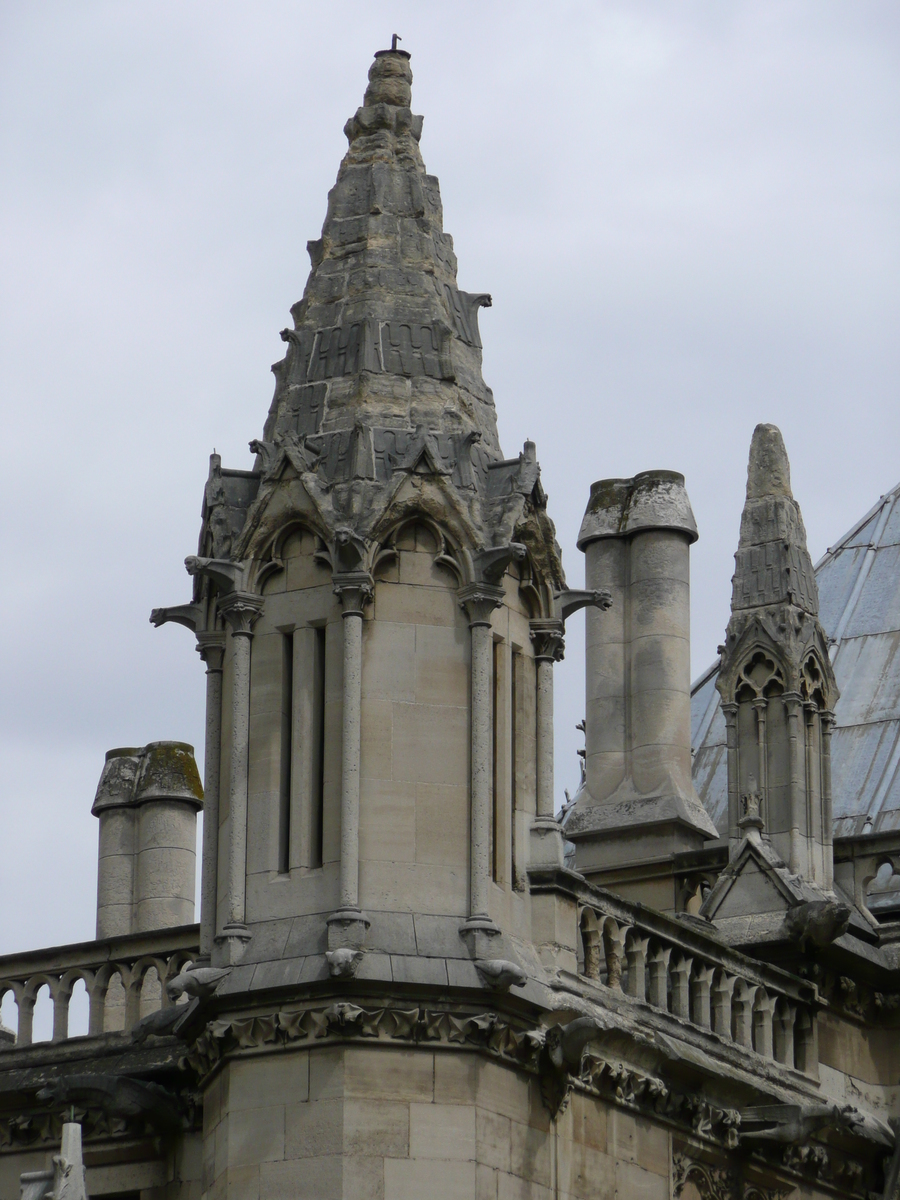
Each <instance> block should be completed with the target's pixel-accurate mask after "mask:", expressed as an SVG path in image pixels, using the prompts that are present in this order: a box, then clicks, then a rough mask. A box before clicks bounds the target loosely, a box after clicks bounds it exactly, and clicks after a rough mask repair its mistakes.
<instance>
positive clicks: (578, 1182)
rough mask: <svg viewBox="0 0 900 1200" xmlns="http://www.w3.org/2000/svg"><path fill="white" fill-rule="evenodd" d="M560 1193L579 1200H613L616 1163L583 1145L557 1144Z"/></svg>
mask: <svg viewBox="0 0 900 1200" xmlns="http://www.w3.org/2000/svg"><path fill="white" fill-rule="evenodd" d="M559 1186H560V1190H561V1191H563V1192H567V1193H569V1194H570V1195H571V1196H577V1197H578V1200H616V1162H615V1159H613V1158H610V1156H609V1155H608V1154H604V1153H603V1152H602V1151H601V1150H597V1149H595V1148H594V1147H593V1146H587V1145H585V1144H584V1143H583V1142H580V1141H575V1142H574V1143H573V1142H568V1141H561V1142H560V1144H559Z"/></svg>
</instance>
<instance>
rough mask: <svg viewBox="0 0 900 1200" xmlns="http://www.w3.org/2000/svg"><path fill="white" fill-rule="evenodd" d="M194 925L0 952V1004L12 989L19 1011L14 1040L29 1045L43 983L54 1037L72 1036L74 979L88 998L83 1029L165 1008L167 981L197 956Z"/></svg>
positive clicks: (116, 1024) (92, 1032) (124, 1026)
mask: <svg viewBox="0 0 900 1200" xmlns="http://www.w3.org/2000/svg"><path fill="white" fill-rule="evenodd" d="M198 931H199V926H197V925H183V926H180V927H178V928H174V929H160V930H157V931H154V932H152V933H142V934H131V935H128V936H124V937H116V938H104V939H101V940H98V941H94V942H80V943H76V944H74V945H69V946H56V947H53V948H51V949H49V950H32V951H28V952H27V953H25V954H8V955H5V956H3V957H0V1003H2V1001H3V998H4V997H5V996H6V995H7V994H8V993H12V995H13V996H14V997H15V1002H16V1009H17V1011H18V1028H17V1029H16V1030H15V1031H14V1032H15V1035H16V1040H15V1046H16V1047H22V1046H30V1045H31V1044H32V1041H33V1025H34V1010H35V1004H36V1001H37V998H38V993H39V992H40V991H41V989H42V988H43V987H44V986H45V985H46V987H47V989H48V991H49V993H50V1002H51V1004H52V1006H53V1032H52V1038H51V1040H52V1041H54V1042H60V1041H64V1040H65V1039H66V1038H68V1037H69V1036H71V1035H70V1033H69V1002H70V1000H71V998H72V992H73V989H74V988H75V986H76V984H77V982H78V980H79V979H81V980H83V981H84V985H85V990H86V992H87V997H88V1003H89V1011H90V1016H89V1022H88V1029H87V1034H88V1035H89V1036H96V1035H99V1034H103V1033H112V1032H117V1031H122V1030H128V1029H131V1028H133V1026H134V1025H136V1024H137V1022H138V1021H139V1020H140V1019H141V1018H142V1017H144V1016H146V1015H147V1014H148V1013H150V1012H155V1011H156V1010H158V1009H160V1008H166V1007H168V1005H169V1004H170V1003H171V1001H170V1000H169V998H168V996H167V995H166V984H167V982H168V981H169V980H170V979H173V978H174V977H175V976H176V975H177V974H178V973H179V972H180V970H181V968H182V966H183V965H184V963H186V962H187V961H188V960H190V959H192V958H196V956H197V952H198V950H197V947H198V938H199V932H198Z"/></svg>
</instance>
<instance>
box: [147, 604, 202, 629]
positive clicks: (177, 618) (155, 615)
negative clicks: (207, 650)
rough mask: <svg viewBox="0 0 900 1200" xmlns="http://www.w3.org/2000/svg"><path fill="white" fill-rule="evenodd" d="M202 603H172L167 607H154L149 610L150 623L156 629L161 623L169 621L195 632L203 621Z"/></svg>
mask: <svg viewBox="0 0 900 1200" xmlns="http://www.w3.org/2000/svg"><path fill="white" fill-rule="evenodd" d="M203 615H204V610H203V605H202V604H173V605H171V606H170V607H169V608H154V609H151V612H150V624H151V625H155V626H156V628H157V629H158V628H159V627H160V626H161V625H166V624H167V623H169V622H171V623H172V624H173V625H183V626H184V627H185V629H190V630H191V632H192V633H196V632H197V629H198V628H199V626H200V625H201V624H202V623H203Z"/></svg>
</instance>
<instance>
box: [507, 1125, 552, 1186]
mask: <svg viewBox="0 0 900 1200" xmlns="http://www.w3.org/2000/svg"><path fill="white" fill-rule="evenodd" d="M550 1144H551V1143H550V1138H549V1137H547V1135H546V1133H545V1132H544V1131H543V1130H540V1129H533V1128H532V1127H531V1126H530V1125H525V1124H523V1123H522V1122H521V1121H511V1122H510V1136H509V1161H510V1170H511V1171H512V1173H513V1175H519V1176H520V1177H521V1178H522V1179H529V1180H531V1182H532V1183H540V1184H542V1185H543V1186H544V1187H550V1185H551V1183H552V1179H551V1166H552V1164H551V1158H550Z"/></svg>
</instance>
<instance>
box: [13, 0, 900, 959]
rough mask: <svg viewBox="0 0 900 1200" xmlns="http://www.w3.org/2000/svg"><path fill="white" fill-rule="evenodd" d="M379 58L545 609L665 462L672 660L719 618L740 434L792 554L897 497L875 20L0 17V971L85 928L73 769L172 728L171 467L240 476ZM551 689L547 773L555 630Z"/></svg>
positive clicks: (176, 658)
mask: <svg viewBox="0 0 900 1200" xmlns="http://www.w3.org/2000/svg"><path fill="white" fill-rule="evenodd" d="M392 33H398V34H400V35H401V36H402V38H403V42H402V46H403V47H404V48H405V49H407V50H409V51H410V52H411V53H412V68H413V73H414V76H415V79H414V84H413V109H414V111H416V112H419V113H423V114H424V115H425V127H424V133H423V136H422V143H421V145H422V152H423V155H424V157H425V161H426V163H427V165H428V169H429V170H430V171H431V172H432V173H434V174H436V175H438V176H439V178H440V181H441V187H442V193H443V200H444V216H445V224H446V228H447V230H448V232H449V233H451V234H452V235H453V237H454V239H455V245H456V250H457V254H458V257H459V283H460V286H461V287H463V288H465V289H467V290H469V291H489V292H491V293H492V294H493V299H494V307H493V308H492V309H491V310H490V311H488V312H484V313H483V314H482V317H481V330H482V335H483V339H484V344H485V350H484V376H485V379H486V381H487V382H488V383H489V384H490V386H491V387H492V388H493V390H494V395H495V398H496V401H497V408H498V412H499V419H500V433H501V439H502V443H503V446H504V450H505V453H506V454H507V455H513V454H515V453H517V452H518V450H519V449H520V448H521V445H522V443H523V441H524V440H525V439H526V438H532V439H533V440H534V441H535V442H536V443H537V447H538V454H539V457H540V461H541V464H542V468H543V482H544V485H545V488H546V490H547V492H548V493H549V496H550V512H551V515H552V516H553V518H554V520H555V521H556V526H557V531H558V535H559V540H560V542H561V544H562V546H563V552H564V562H565V564H566V566H567V569H568V573H569V581H570V584H571V585H574V586H580V584H581V582H582V579H583V567H582V561H581V555H580V554H579V552H578V551H577V550H576V549H575V536H576V533H577V530H578V526H579V523H580V519H581V514H582V511H583V509H584V505H585V501H586V498H587V494H588V488H589V486H590V484H591V482H592V481H593V480H595V479H599V478H603V477H608V476H627V475H631V474H633V473H635V472H637V471H641V470H646V469H649V468H669V469H675V470H679V471H682V472H683V473H684V475H685V476H686V479H687V486H688V490H689V494H690V496H691V500H692V502H693V506H694V511H695V514H696V517H697V522H698V525H699V528H700V541H699V543H698V544H697V546H696V547H695V549H694V551H693V599H692V603H693V663H694V672H695V674H697V673H699V672H700V671H701V670H703V669H704V668H705V667H706V666H707V665H708V663H709V662H710V661H711V659H712V658H713V657H714V655H715V648H716V645H717V643H718V642H719V641H721V639H722V634H723V631H724V628H725V623H726V621H727V618H728V604H729V596H730V578H731V573H732V568H733V559H732V555H733V552H734V549H735V545H736V541H737V531H738V522H739V517H740V510H741V504H742V499H743V488H744V482H745V477H746V456H747V448H748V445H749V441H750V435H751V432H752V430H753V426H754V425H755V424H756V423H757V422H758V421H774V422H775V423H777V424H778V425H779V426H780V427H781V429H782V431H783V432H784V435H785V440H786V442H787V447H788V452H789V454H790V456H791V461H792V467H793V483H794V492H795V495H796V496H797V498H798V499H799V501H800V503H801V506H802V509H803V514H804V517H805V520H806V526H807V530H808V533H809V541H810V549H811V551H812V553H813V557H814V558H818V557H819V556H820V555H821V554H822V553H823V552H824V550H825V549H826V547H827V546H828V545H829V544H830V543H832V542H834V541H836V540H837V539H838V538H839V537H840V535H841V534H842V533H844V532H845V530H846V529H847V528H848V527H849V526H850V525H851V524H852V523H853V521H854V520H855V519H856V518H857V517H859V516H860V515H862V513H863V512H865V511H866V510H867V509H868V508H869V507H870V506H871V505H872V504H873V503H874V502H875V501H876V500H877V499H878V497H879V495H880V494H881V493H883V492H885V491H887V490H888V489H890V488H892V487H893V486H894V485H895V484H896V483H897V482H898V481H900V455H898V445H900V437H898V434H900V428H898V426H900V412H898V404H897V385H898V376H900V351H898V332H897V331H898V328H900V311H898V309H900V303H898V282H897V281H898V275H900V272H898V266H900V264H898V241H900V237H898V222H897V200H898V192H900V154H898V98H900V97H898V92H900V62H898V58H900V8H898V6H897V4H896V3H895V2H894V3H892V2H877V0H842V2H841V3H835V2H832V0H773V2H767V0H747V2H743V0H729V2H728V3H723V2H722V0H708V2H705V3H700V2H691V0H678V2H677V3H676V2H673V0H670V2H668V3H651V2H642V0H621V2H618V3H617V2H614V0H594V2H592V3H568V4H567V3H562V2H560V0H557V3H555V4H553V5H549V4H546V3H544V4H537V3H496V2H495V3H491V2H490V0H478V3H470V2H467V0H455V2H454V4H452V5H449V4H440V5H439V4H430V3H429V4H425V3H422V2H421V0H418V2H417V3H390V2H385V3H375V2H371V0H370V2H366V3H363V2H353V3H349V2H344V0H333V2H332V3H328V4H321V3H316V4H313V3H309V2H304V0H284V2H279V0H254V3H253V4H248V3H231V2H228V0H216V2H215V3H211V2H204V0H191V3H184V0H173V2H172V3H163V2H160V0H140V2H138V0H130V2H126V0H114V2H107V3H102V2H99V0H79V3H77V4H72V3H70V2H66V3H52V2H47V0H3V4H2V7H0V172H2V179H0V213H2V221H3V229H4V234H5V236H4V238H3V246H2V250H0V254H2V258H0V293H2V295H0V404H2V412H3V432H4V438H3V451H2V453H3V458H4V468H3V471H2V474H0V488H2V492H3V510H4V513H5V514H6V515H5V519H4V521H3V526H2V538H3V563H4V567H5V583H4V586H3V588H2V593H0V596H2V624H0V628H2V631H3V632H2V679H3V688H2V693H0V703H2V716H0V756H2V758H0V765H2V804H3V810H2V812H3V825H2V829H3V835H4V836H3V854H2V869H0V906H2V907H0V911H2V914H3V922H2V927H0V952H5V951H14V950H21V949H25V948H27V947H32V946H41V945H43V946H49V945H53V944H57V943H61V942H66V941H75V940H81V939H84V938H90V937H92V936H93V933H94V919H95V917H94V913H95V888H96V839H97V829H96V821H95V819H94V818H93V817H91V815H90V806H91V801H92V799H93V793H94V789H95V787H96V783H97V779H98V777H99V773H100V770H101V767H102V763H103V755H104V752H105V751H106V750H107V749H108V748H110V747H112V746H117V745H142V744H144V743H146V742H148V741H151V740H155V739H159V738H176V739H180V740H184V741H189V742H192V743H194V744H195V745H196V746H197V748H198V757H200V754H201V752H202V740H203V711H202V704H203V694H204V676H203V671H202V667H201V664H200V662H199V659H198V657H197V655H196V654H195V652H194V649H193V639H192V637H191V636H190V635H189V634H188V632H187V631H186V630H183V629H180V628H178V627H174V626H169V627H166V628H164V629H161V630H154V629H152V628H151V626H150V624H149V622H148V615H149V612H150V609H151V607H153V606H154V605H161V604H173V603H179V602H182V601H184V600H186V599H188V597H189V581H188V578H187V576H186V575H185V573H184V568H183V565H182V563H183V559H184V557H185V555H186V554H190V553H193V552H194V551H195V549H196V541H197V533H198V528H199V513H200V501H201V496H202V488H203V482H204V480H205V478H206V472H207V455H208V454H209V453H210V451H211V450H212V449H213V448H214V447H215V448H216V449H217V450H218V451H219V452H220V453H221V454H222V455H223V459H224V462H225V464H226V465H228V466H232V467H242V468H247V467H249V466H250V465H251V456H250V453H249V450H248V448H247V442H248V441H249V439H250V438H253V437H257V436H259V435H260V433H261V431H262V424H263V420H264V417H265V414H266V411H267V409H268V405H269V402H270V399H271V394H272V387H273V381H272V377H271V375H270V373H269V366H270V364H271V363H272V362H274V361H276V360H277V359H279V358H280V357H281V356H282V353H283V346H282V343H281V341H280V339H279V337H278V331H279V330H280V329H281V328H283V326H284V325H285V323H286V322H287V321H288V319H289V317H288V309H289V308H290V305H291V304H292V303H293V302H294V301H296V300H297V299H299V298H300V296H301V294H302V291H303V287H304V284H305V281H306V276H307V273H308V269H309V263H308V258H307V254H306V242H307V239H309V238H314V237H317V236H318V234H319V231H320V229H321V225H322V219H323V217H324V213H325V201H326V194H327V191H328V189H329V188H330V187H331V185H332V183H333V182H334V177H335V174H336V172H337V168H338V164H339V162H340V159H341V156H342V154H343V152H344V149H345V146H346V141H345V139H344V137H343V134H342V129H343V125H344V122H345V121H346V119H347V118H348V117H349V116H350V115H351V114H352V113H353V112H354V111H355V110H356V108H357V106H358V105H359V104H360V103H361V100H362V94H363V91H364V88H365V83H366V72H367V70H368V67H369V64H370V62H371V57H372V54H373V52H374V51H375V50H378V49H381V48H383V47H385V46H387V45H389V44H390V36H391V34H392ZM582 620H583V618H579V617H576V618H575V619H573V622H572V627H571V629H570V632H569V637H568V651H567V658H566V661H565V663H564V664H562V665H561V666H560V667H559V668H558V669H557V723H558V738H557V743H558V746H557V788H558V793H559V798H560V799H561V798H562V789H563V788H564V787H566V786H568V787H569V788H574V786H575V785H576V783H577V778H578V768H577V761H576V755H575V752H576V749H577V747H578V746H579V745H581V741H580V736H579V735H577V734H576V733H575V730H574V728H573V726H574V724H575V722H576V721H577V720H579V719H580V717H581V716H582V713H583V669H582V662H581V660H582V653H583V651H582V645H583V639H582V636H581V628H582V626H581V622H582Z"/></svg>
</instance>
